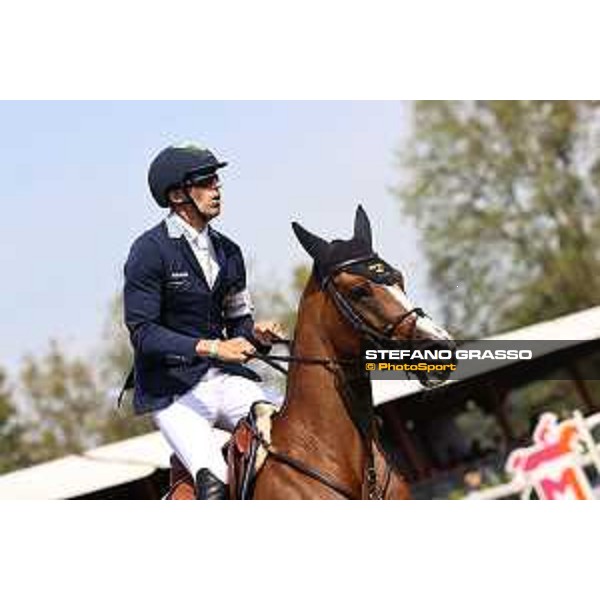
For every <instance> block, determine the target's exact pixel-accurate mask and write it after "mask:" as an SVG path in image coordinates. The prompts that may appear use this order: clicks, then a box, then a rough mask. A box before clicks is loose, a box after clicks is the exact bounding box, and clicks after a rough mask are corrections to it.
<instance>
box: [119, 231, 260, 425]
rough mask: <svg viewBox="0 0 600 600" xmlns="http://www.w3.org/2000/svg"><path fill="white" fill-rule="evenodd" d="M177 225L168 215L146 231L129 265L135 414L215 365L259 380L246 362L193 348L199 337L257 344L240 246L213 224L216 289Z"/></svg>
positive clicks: (163, 403)
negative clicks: (203, 353)
mask: <svg viewBox="0 0 600 600" xmlns="http://www.w3.org/2000/svg"><path fill="white" fill-rule="evenodd" d="M174 225H176V224H174V223H173V222H172V221H171V220H170V219H166V220H164V221H162V222H161V223H159V224H158V225H157V226H155V227H153V228H152V229H150V230H148V231H146V232H145V233H143V234H142V235H141V236H140V237H139V238H138V239H137V240H136V241H135V242H134V243H133V245H132V247H131V250H130V252H129V257H128V258H127V262H126V264H125V289H124V308H125V322H126V325H127V328H128V330H129V334H130V339H131V343H132V345H133V349H134V397H133V407H134V410H135V412H136V414H142V413H146V412H151V411H156V410H160V409H162V408H165V407H167V406H168V405H169V404H171V402H173V400H174V399H175V396H176V395H181V394H184V393H185V392H187V391H188V390H189V389H190V388H191V387H193V386H194V385H195V384H196V383H198V381H199V380H200V379H201V378H202V376H203V375H204V374H205V373H206V371H207V370H208V369H209V368H210V367H211V366H216V367H218V368H220V369H222V370H223V371H225V372H229V373H233V374H236V375H242V376H244V377H248V378H250V379H254V380H255V381H260V377H259V376H258V375H257V374H256V373H255V372H254V371H252V370H251V369H248V368H247V367H245V366H243V365H240V364H235V363H223V362H220V361H216V360H214V359H209V358H207V357H199V356H198V355H197V354H196V345H197V343H198V340H200V339H202V338H204V339H225V338H233V337H240V336H241V337H246V338H247V339H249V340H250V341H251V342H252V343H254V344H256V340H255V339H254V338H253V334H252V331H253V327H254V321H253V317H252V313H251V311H250V309H249V295H248V292H247V290H246V270H245V266H244V259H243V257H242V253H241V251H240V248H239V247H238V246H237V244H235V243H234V242H232V241H231V240H230V239H229V238H227V237H226V236H224V235H223V234H221V233H218V232H217V231H215V230H214V229H212V228H211V227H210V226H209V227H208V235H209V237H210V240H211V242H212V245H213V248H214V250H215V254H216V259H217V262H218V264H219V273H218V275H217V278H216V280H215V282H214V285H213V287H212V289H211V288H210V287H209V286H208V283H207V281H206V278H205V276H204V273H203V271H202V268H201V266H200V264H199V263H198V261H197V259H196V257H195V255H194V252H193V250H192V248H191V246H190V244H189V242H188V241H187V239H186V238H185V236H184V235H183V232H182V231H181V230H180V229H179V228H178V227H177V226H174ZM260 349H262V348H260Z"/></svg>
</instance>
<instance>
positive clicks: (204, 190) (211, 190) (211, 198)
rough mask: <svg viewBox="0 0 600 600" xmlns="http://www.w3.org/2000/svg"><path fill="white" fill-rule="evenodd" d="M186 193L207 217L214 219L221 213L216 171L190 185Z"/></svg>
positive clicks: (219, 184)
mask: <svg viewBox="0 0 600 600" xmlns="http://www.w3.org/2000/svg"><path fill="white" fill-rule="evenodd" d="M188 193H189V195H190V197H191V198H192V200H193V201H194V203H195V204H196V206H197V207H198V210H199V211H200V212H201V213H202V215H203V216H205V217H206V218H207V219H209V220H210V219H214V218H215V217H217V216H218V215H219V214H220V213H221V183H220V182H219V176H218V175H217V174H216V173H215V174H214V175H212V176H211V177H210V178H209V179H204V180H203V181H200V182H198V183H197V184H195V185H192V186H190V187H189V188H188Z"/></svg>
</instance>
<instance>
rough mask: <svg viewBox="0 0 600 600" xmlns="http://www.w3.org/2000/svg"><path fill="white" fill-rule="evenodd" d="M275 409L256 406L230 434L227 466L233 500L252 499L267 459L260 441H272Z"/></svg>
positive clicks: (267, 406) (261, 405)
mask: <svg viewBox="0 0 600 600" xmlns="http://www.w3.org/2000/svg"><path fill="white" fill-rule="evenodd" d="M276 412H277V408H276V407H275V406H274V405H273V404H270V403H268V402H255V403H254V404H253V405H252V407H251V409H250V412H249V414H248V416H247V417H245V418H243V419H242V420H241V421H240V422H239V423H238V425H237V426H236V428H235V430H234V432H233V434H232V443H231V444H230V445H229V449H228V457H227V459H228V460H227V462H228V466H229V485H230V488H231V490H232V491H233V494H234V497H235V498H238V499H240V500H245V499H247V498H249V497H250V496H251V487H252V483H253V481H254V479H255V477H256V474H257V473H258V471H259V470H260V468H261V467H262V466H263V464H264V463H265V461H266V459H267V451H266V450H265V448H264V446H263V444H261V442H260V439H262V440H264V441H265V442H266V443H267V444H268V443H270V441H271V419H272V417H273V415H274V414H275V413H276Z"/></svg>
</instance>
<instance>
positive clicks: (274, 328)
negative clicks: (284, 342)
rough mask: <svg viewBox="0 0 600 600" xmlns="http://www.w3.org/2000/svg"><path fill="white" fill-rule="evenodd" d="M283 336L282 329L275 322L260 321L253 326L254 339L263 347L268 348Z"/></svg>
mask: <svg viewBox="0 0 600 600" xmlns="http://www.w3.org/2000/svg"><path fill="white" fill-rule="evenodd" d="M283 336H284V332H283V327H282V326H281V325H280V324H279V323H277V322H276V321H261V322H260V323H255V325H254V337H255V338H256V339H257V340H258V341H259V342H260V343H261V344H264V345H265V346H270V345H271V344H273V342H276V341H277V340H279V339H281V338H282V337H283Z"/></svg>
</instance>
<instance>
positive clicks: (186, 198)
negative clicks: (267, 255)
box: [124, 144, 281, 500]
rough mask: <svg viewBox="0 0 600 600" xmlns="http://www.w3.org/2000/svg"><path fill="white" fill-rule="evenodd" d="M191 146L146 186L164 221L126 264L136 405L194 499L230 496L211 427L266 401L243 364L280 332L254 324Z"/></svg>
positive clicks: (216, 198)
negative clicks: (178, 465) (185, 476)
mask: <svg viewBox="0 0 600 600" xmlns="http://www.w3.org/2000/svg"><path fill="white" fill-rule="evenodd" d="M226 165H227V163H226V162H222V161H220V160H218V159H217V158H216V157H215V155H214V154H213V153H212V152H211V151H210V150H208V149H206V148H202V147H200V146H197V145H194V144H185V145H180V146H169V147H167V148H165V149H164V150H163V151H162V152H160V153H159V154H158V155H157V156H156V158H155V159H154V160H153V162H152V164H151V165H150V169H149V173H148V183H149V186H150V191H151V193H152V196H153V197H154V199H155V201H156V202H157V204H158V205H159V206H160V207H161V208H165V209H168V210H169V214H168V215H167V217H166V218H165V219H164V220H163V221H161V222H160V223H159V224H158V225H156V226H155V227H153V228H152V229H150V230H148V231H146V232H145V233H143V234H142V235H141V236H140V237H138V238H137V240H136V241H135V242H134V243H133V245H132V247H131V250H130V253H129V257H128V259H127V262H126V264H125V289H124V304H125V322H126V324H127V327H128V329H129V333H130V338H131V342H132V345H133V349H134V373H135V376H134V384H135V392H134V399H133V405H134V410H135V412H136V414H144V413H151V414H152V417H153V419H154V422H155V423H156V425H157V426H158V428H159V429H160V431H161V432H162V434H163V436H164V437H165V439H166V440H167V442H168V443H169V445H170V446H171V447H172V448H173V450H174V452H175V453H176V455H177V457H178V458H179V459H180V460H181V462H182V463H183V464H184V466H185V467H186V468H187V470H188V471H189V473H190V474H192V476H194V477H195V489H196V497H197V498H198V499H207V500H216V499H223V498H225V497H226V496H227V486H226V484H227V466H226V464H225V461H224V459H223V455H222V452H221V447H220V445H219V443H218V441H217V439H216V437H215V436H214V435H213V431H212V427H213V425H215V424H219V425H220V426H221V427H223V428H225V429H227V430H230V431H231V430H233V428H234V427H235V425H236V424H237V422H238V421H239V420H240V418H241V417H243V416H244V415H246V414H247V413H248V410H249V408H250V406H251V405H252V404H253V403H254V402H257V401H264V400H266V397H265V393H264V391H263V390H262V389H261V388H260V387H259V386H258V385H257V383H256V382H257V381H260V377H259V376H258V375H257V374H256V373H255V372H254V371H252V370H251V369H249V368H247V367H246V366H244V365H243V364H242V363H245V362H246V361H247V360H248V359H249V358H250V357H252V355H254V354H255V352H256V349H257V348H258V349H259V350H261V351H263V352H264V351H267V350H268V348H269V345H270V344H271V342H272V341H274V339H276V338H277V337H278V336H279V335H280V334H281V327H280V326H279V325H278V324H277V323H275V322H273V321H267V322H263V323H256V324H255V323H254V320H253V317H252V312H253V306H252V302H251V299H250V294H249V293H248V289H247V284H246V271H245V266H244V259H243V256H242V252H241V250H240V248H239V246H237V245H236V244H235V243H234V242H233V241H232V240H230V239H229V238H228V237H226V236H225V235H223V234H222V233H220V232H218V231H216V230H215V229H213V228H212V227H211V226H210V225H209V223H210V222H211V221H212V220H213V219H215V218H216V217H218V216H219V214H220V213H221V201H222V197H221V184H220V180H219V175H218V171H219V170H220V169H222V168H223V167H225V166H226Z"/></svg>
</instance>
